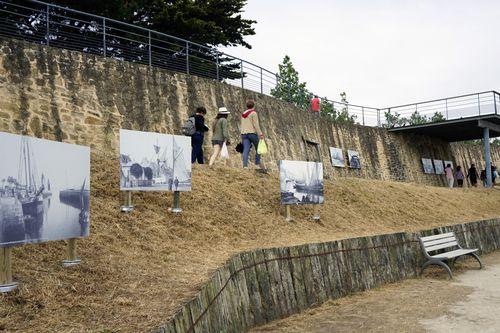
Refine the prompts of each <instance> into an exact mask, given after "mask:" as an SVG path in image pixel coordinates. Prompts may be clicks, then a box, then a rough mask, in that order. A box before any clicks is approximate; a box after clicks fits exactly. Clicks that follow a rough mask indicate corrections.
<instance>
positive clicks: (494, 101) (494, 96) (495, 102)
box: [493, 92, 497, 114]
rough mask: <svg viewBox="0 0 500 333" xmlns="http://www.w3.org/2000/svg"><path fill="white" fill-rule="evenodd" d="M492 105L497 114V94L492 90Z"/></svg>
mask: <svg viewBox="0 0 500 333" xmlns="http://www.w3.org/2000/svg"><path fill="white" fill-rule="evenodd" d="M493 105H494V106H495V114H497V95H496V94H495V92H493Z"/></svg>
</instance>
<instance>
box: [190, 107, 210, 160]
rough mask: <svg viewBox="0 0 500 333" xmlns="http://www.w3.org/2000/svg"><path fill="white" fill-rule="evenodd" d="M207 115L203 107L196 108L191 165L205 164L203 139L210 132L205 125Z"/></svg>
mask: <svg viewBox="0 0 500 333" xmlns="http://www.w3.org/2000/svg"><path fill="white" fill-rule="evenodd" d="M206 114H207V109H205V108H204V107H203V106H200V107H197V108H196V113H195V114H194V115H192V116H191V117H194V126H195V132H194V134H193V135H192V136H191V147H192V148H193V150H192V151H191V163H195V162H196V161H198V163H199V164H203V163H204V161H203V139H204V137H205V132H206V131H208V127H207V126H206V125H205V115H206Z"/></svg>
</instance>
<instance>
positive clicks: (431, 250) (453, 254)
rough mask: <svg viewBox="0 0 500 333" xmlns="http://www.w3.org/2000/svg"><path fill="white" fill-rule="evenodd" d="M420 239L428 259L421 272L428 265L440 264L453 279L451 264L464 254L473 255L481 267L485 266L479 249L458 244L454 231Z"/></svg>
mask: <svg viewBox="0 0 500 333" xmlns="http://www.w3.org/2000/svg"><path fill="white" fill-rule="evenodd" d="M419 239H420V245H421V246H422V251H423V252H424V256H425V258H427V261H426V262H425V263H424V265H423V266H422V271H421V272H420V274H422V273H423V272H424V269H425V268H426V267H427V266H430V265H439V266H442V267H444V268H445V269H446V271H447V272H448V275H449V276H450V279H451V278H453V274H452V273H451V269H450V265H453V264H454V263H455V261H456V260H457V259H458V258H459V257H462V256H471V257H473V258H475V259H476V260H477V261H478V262H479V268H480V269H481V268H483V263H482V262H481V259H479V257H478V255H477V254H476V253H475V252H477V249H464V248H462V247H461V246H460V245H459V244H458V241H457V237H456V236H455V233H453V232H447V233H444V234H439V235H433V236H427V237H420V238H419ZM436 251H439V252H436Z"/></svg>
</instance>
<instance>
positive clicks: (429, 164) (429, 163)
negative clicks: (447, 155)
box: [422, 158, 435, 174]
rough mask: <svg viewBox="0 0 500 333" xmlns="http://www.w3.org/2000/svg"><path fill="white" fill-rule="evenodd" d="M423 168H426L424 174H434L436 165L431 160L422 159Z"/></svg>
mask: <svg viewBox="0 0 500 333" xmlns="http://www.w3.org/2000/svg"><path fill="white" fill-rule="evenodd" d="M422 166H423V167H424V173H427V174H434V173H435V172H434V165H433V164H432V160H431V159H430V158H422Z"/></svg>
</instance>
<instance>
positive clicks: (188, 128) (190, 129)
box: [182, 116, 196, 136]
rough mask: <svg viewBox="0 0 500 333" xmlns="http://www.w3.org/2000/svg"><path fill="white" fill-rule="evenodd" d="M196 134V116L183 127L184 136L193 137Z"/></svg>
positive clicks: (190, 118) (189, 119)
mask: <svg viewBox="0 0 500 333" xmlns="http://www.w3.org/2000/svg"><path fill="white" fill-rule="evenodd" d="M194 133H196V125H195V119H194V116H191V117H189V118H188V120H186V122H185V123H184V125H182V134H184V135H187V136H192V135H193V134H194Z"/></svg>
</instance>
